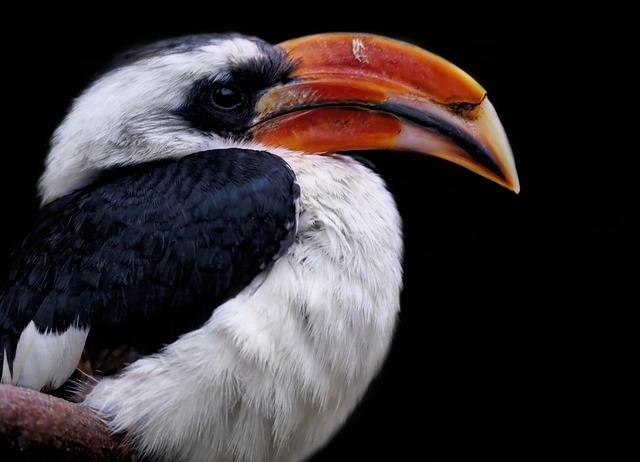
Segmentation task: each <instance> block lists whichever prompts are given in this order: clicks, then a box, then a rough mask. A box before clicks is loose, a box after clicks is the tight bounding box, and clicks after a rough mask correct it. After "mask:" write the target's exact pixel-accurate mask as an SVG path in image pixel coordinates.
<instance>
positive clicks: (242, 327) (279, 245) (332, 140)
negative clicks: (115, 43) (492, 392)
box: [0, 33, 520, 462]
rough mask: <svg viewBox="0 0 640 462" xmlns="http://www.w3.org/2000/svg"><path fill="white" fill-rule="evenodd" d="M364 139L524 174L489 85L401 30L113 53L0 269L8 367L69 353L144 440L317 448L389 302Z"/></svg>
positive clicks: (63, 360)
mask: <svg viewBox="0 0 640 462" xmlns="http://www.w3.org/2000/svg"><path fill="white" fill-rule="evenodd" d="M360 150H386V151H396V152H397V156H402V153H403V152H406V151H411V152H416V153H421V154H425V155H426V156H432V157H438V158H440V159H444V160H446V161H449V162H452V163H455V164H457V165H460V166H461V167H463V168H466V169H468V170H470V171H472V172H474V173H477V174H479V175H481V176H483V177H485V178H487V179H489V180H491V181H493V182H495V183H497V184H498V185H500V186H503V187H506V188H507V189H509V190H512V191H514V192H516V193H517V192H518V191H519V189H520V186H519V180H518V174H517V171H516V167H515V161H514V157H513V154H512V150H511V147H510V145H509V141H508V139H507V136H506V134H505V131H504V128H503V126H502V123H501V122H500V119H499V117H498V115H497V113H496V110H495V109H494V107H493V105H492V104H491V102H490V101H489V99H488V98H487V92H486V90H485V89H484V88H483V87H482V86H480V84H479V83H477V82H476V81H475V80H474V79H473V78H472V77H471V76H470V75H469V74H467V73H465V72H464V71H462V70H461V69H460V68H458V67H457V66H455V65H454V64H452V63H450V62H449V61H447V60H445V59H444V58H441V57H439V56H437V55H435V54H433V53H430V52H428V51H426V50H424V49H422V48H420V47H418V46H416V45H412V44H408V43H405V42H402V41H398V40H395V39H392V38H388V37H383V36H379V35H372V34H365V33H324V34H316V35H309V36H305V37H301V38H296V39H292V40H288V41H286V42H283V43H280V44H278V45H272V44H270V43H267V42H265V41H263V40H261V39H258V38H255V37H250V36H245V35H241V34H235V33H234V34H201V35H192V36H185V37H178V38H175V39H168V40H163V41H160V42H156V43H153V44H151V45H146V46H142V47H139V48H135V49H133V50H131V51H128V52H125V53H123V54H121V55H119V56H118V57H117V58H115V59H114V61H113V62H112V63H111V64H110V65H109V66H108V68H107V69H105V70H104V72H103V73H102V74H101V75H99V76H98V77H97V78H96V79H95V80H94V81H93V82H92V83H91V84H89V86H88V87H87V88H86V89H85V90H84V91H83V92H82V93H81V94H80V95H79V96H78V97H77V98H76V99H75V100H74V101H73V103H72V105H71V107H70V110H69V111H68V113H67V115H66V116H65V118H64V120H63V121H62V122H61V123H60V125H59V126H58V127H57V129H56V130H55V132H54V134H53V136H52V140H51V146H50V151H49V152H48V154H47V157H46V160H45V165H44V171H43V173H42V176H41V178H40V180H39V183H38V192H39V196H40V199H41V207H40V211H39V214H38V217H37V218H36V220H35V223H34V225H33V228H32V230H31V231H30V232H29V234H28V235H27V237H26V238H25V240H24V241H23V242H22V244H21V245H20V246H19V247H18V248H17V249H16V251H15V252H14V254H13V255H12V257H11V258H12V260H11V269H10V272H9V276H8V279H7V281H6V283H5V285H4V288H3V289H2V292H1V299H0V366H1V367H0V372H1V378H2V383H5V384H13V385H16V386H20V387H27V388H32V389H35V390H42V391H52V390H56V389H60V388H61V387H64V386H68V385H69V384H70V383H72V380H71V379H73V378H74V377H75V382H73V383H75V386H76V391H75V392H76V393H77V395H78V399H79V400H80V401H81V403H82V404H81V405H83V406H87V407H89V408H90V409H92V410H93V411H95V412H96V413H97V414H98V415H99V416H100V417H101V418H103V419H104V421H105V422H106V423H107V424H108V426H109V429H110V430H111V431H112V432H114V433H115V434H124V435H126V442H127V444H128V445H129V447H131V448H132V450H133V451H135V453H136V454H138V455H140V456H141V457H146V458H149V459H150V460H160V461H173V460H178V461H265V462H266V461H283V462H294V461H301V460H304V459H306V458H308V457H310V456H311V455H312V454H314V453H315V452H316V451H317V450H318V449H319V448H321V447H323V446H324V445H325V444H326V443H327V442H328V441H329V440H330V439H331V437H332V436H333V435H335V433H336V432H337V431H338V430H339V428H340V427H341V425H342V424H343V423H344V422H345V421H346V419H347V418H348V416H349V415H350V414H351V412H352V411H353V410H354V408H355V406H356V404H357V403H358V402H359V400H360V399H361V398H362V396H363V395H364V393H365V391H366V390H367V387H368V386H369V384H370V383H371V381H372V379H373V378H374V377H375V376H376V374H377V373H378V372H379V370H380V368H381V367H382V363H383V361H384V358H385V356H386V353H387V351H388V350H389V346H390V342H391V340H392V338H393V334H394V330H395V326H396V322H397V320H398V314H399V310H400V293H401V290H402V272H403V269H402V257H403V240H402V222H401V217H400V215H399V212H398V209H397V206H396V203H395V201H394V198H393V196H392V195H391V193H390V192H389V191H388V189H387V187H386V185H385V182H384V180H383V178H382V177H381V176H380V175H379V173H377V172H376V171H374V169H372V168H371V167H370V166H369V165H368V164H367V163H366V162H361V161H360V160H359V159H358V158H357V157H355V156H353V155H352V154H353V153H354V152H357V151H360ZM372 155H374V154H372ZM429 165H433V164H429Z"/></svg>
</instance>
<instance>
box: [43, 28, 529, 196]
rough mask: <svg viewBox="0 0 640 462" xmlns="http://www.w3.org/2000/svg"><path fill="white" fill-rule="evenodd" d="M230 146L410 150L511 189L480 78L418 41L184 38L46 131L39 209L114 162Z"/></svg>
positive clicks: (109, 82)
mask: <svg viewBox="0 0 640 462" xmlns="http://www.w3.org/2000/svg"><path fill="white" fill-rule="evenodd" d="M230 147H245V148H246V147H248V148H254V149H264V150H274V149H276V148H278V149H282V148H284V149H287V150H292V151H298V152H303V153H311V154H321V155H331V154H333V153H335V152H340V151H351V150H364V149H384V150H395V151H414V152H419V153H424V154H428V155H431V156H436V157H440V158H442V159H445V160H448V161H451V162H454V163H456V164H458V165H461V166H463V167H465V168H467V169H469V170H472V171H474V172H476V173H478V174H480V175H482V176H484V177H486V178H488V179H490V180H492V181H494V182H496V183H498V184H500V185H502V186H505V187H507V188H509V189H511V190H513V191H516V192H517V191H518V190H519V183H518V176H517V173H516V169H515V164H514V160H513V156H512V153H511V148H510V147H509V143H508V141H507V137H506V135H505V133H504V130H503V127H502V125H501V123H500V120H499V119H498V116H497V114H496V112H495V110H494V108H493V106H492V105H491V103H490V102H489V99H488V98H487V96H486V92H485V90H484V89H483V88H482V87H481V86H480V85H479V84H478V83H477V82H475V81H474V80H473V79H472V78H471V77H470V76H469V75H468V74H466V73H465V72H464V71H462V70H460V69H459V68H457V67H456V66H454V65H453V64H451V63H449V62H448V61H446V60H444V59H443V58H440V57H439V56H436V55H434V54H432V53H429V52H427V51H425V50H422V49H421V48H418V47H416V46H413V45H410V44H407V43H404V42H400V41H396V40H392V39H388V38H385V37H380V36H375V35H368V34H350V33H333V34H320V35H312V36H307V37H303V38H299V39H295V40H291V41H287V42H284V43H281V44H279V45H277V46H273V45H270V44H268V43H266V42H263V41H261V40H259V39H256V38H251V37H245V36H240V35H224V36H217V35H204V36H191V37H183V38H179V39H174V40H169V41H164V42H159V43H156V44H153V45H151V46H147V47H144V48H141V49H138V50H134V51H132V52H129V53H126V54H124V55H122V56H121V57H120V58H119V59H118V60H116V61H115V62H114V64H113V65H112V67H111V68H110V69H109V70H108V71H107V72H106V73H105V74H103V75H102V76H101V77H100V78H98V79H97V80H96V81H95V82H93V83H92V84H91V85H90V86H89V87H88V88H87V89H86V90H85V91H84V92H83V93H82V94H81V95H80V96H79V97H78V98H77V99H76V100H75V102H74V104H73V105H72V107H71V110H70V111H69V113H68V115H67V116H66V118H65V120H64V121H63V122H62V123H61V125H60V126H59V127H58V129H57V130H56V132H55V133H54V136H53V139H52V146H51V150H50V152H49V155H48V157H47V161H46V167H45V171H44V173H43V175H42V177H41V179H40V184H39V190H40V194H41V196H42V201H43V203H47V202H49V201H51V200H54V199H56V198H58V197H60V196H63V195H65V194H67V193H69V192H71V191H73V190H76V189H78V188H81V187H83V186H86V185H87V184H89V183H90V182H92V181H93V180H94V179H95V178H97V177H98V176H99V175H100V173H101V172H104V171H106V170H109V169H112V168H117V167H121V166H128V165H135V164H140V163H145V162H150V161H155V160H160V159H170V158H179V157H182V156H185V155H188V154H192V153H195V152H200V151H205V150H212V149H223V148H230Z"/></svg>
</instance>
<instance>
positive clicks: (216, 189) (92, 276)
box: [0, 149, 299, 374]
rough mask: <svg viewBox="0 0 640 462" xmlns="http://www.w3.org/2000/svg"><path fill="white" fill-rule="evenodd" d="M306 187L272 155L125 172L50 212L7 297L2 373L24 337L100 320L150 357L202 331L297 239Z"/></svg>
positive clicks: (103, 343) (100, 335)
mask: <svg viewBox="0 0 640 462" xmlns="http://www.w3.org/2000/svg"><path fill="white" fill-rule="evenodd" d="M298 197H299V190H298V186H297V185H296V183H295V176H294V174H293V172H292V171H291V169H290V168H289V166H288V165H287V164H286V163H285V162H284V161H283V160H282V159H280V158H279V157H276V156H274V155H271V154H269V153H266V152H258V151H249V150H239V149H229V150H217V151H207V152H202V153H198V154H193V155H190V156H187V157H185V158H183V159H181V160H178V161H167V162H159V163H153V164H146V165H143V166H139V167H135V168H127V169H118V170H117V171H113V172H111V173H109V174H107V175H106V176H104V177H103V178H102V179H101V180H100V181H99V182H97V183H96V184H94V185H92V186H90V187H88V188H86V189H84V190H81V191H78V192H75V193H73V194H70V195H68V196H65V197H63V198H60V199H58V200H56V201H54V202H53V203H51V204H50V205H48V206H46V207H45V208H43V210H42V212H41V214H40V217H39V219H38V221H37V223H36V225H35V228H34V230H33V232H32V233H31V234H30V235H29V236H28V237H27V238H26V239H25V241H24V243H23V244H22V246H21V248H20V249H19V250H18V251H17V252H16V254H15V256H14V260H13V264H12V271H11V273H10V276H9V281H8V284H7V286H6V288H5V289H4V291H3V292H2V293H1V300H0V348H2V349H3V350H0V374H1V373H2V370H3V369H2V364H3V363H2V361H3V359H4V355H3V354H2V352H3V351H4V352H5V354H6V358H7V360H8V362H9V366H12V365H13V360H14V357H15V354H16V345H17V342H18V338H19V336H20V334H21V332H22V331H23V330H24V329H25V327H26V326H27V325H28V324H29V322H30V321H32V320H33V321H34V323H35V326H36V327H37V329H38V331H39V332H56V333H60V332H64V331H66V330H67V329H68V328H69V326H71V325H73V326H75V325H77V326H79V327H81V328H82V327H87V326H90V334H89V339H88V341H87V342H88V345H97V346H99V347H101V348H102V347H107V346H110V345H111V346H115V345H119V344H122V343H124V344H127V345H131V346H133V347H135V348H136V349H137V351H139V352H142V353H149V352H153V351H155V350H157V349H158V348H160V347H161V346H162V345H163V344H166V343H170V342H172V341H173V340H175V339H176V338H177V337H178V336H179V335H181V334H183V333H185V332H187V331H189V330H193V329H194V328H197V327H199V326H201V325H202V324H203V323H204V322H205V321H206V320H207V319H208V318H209V317H210V316H211V313H212V311H213V310H214V309H215V308H216V307H217V306H219V305H220V304H221V303H223V302H224V301H226V300H228V299H229V298H232V297H233V296H234V295H236V294H237V293H238V292H239V291H240V290H241V289H243V288H244V287H245V286H247V285H248V284H249V283H250V282H251V280H252V279H253V278H254V277H255V276H256V275H258V274H259V273H261V272H262V271H263V270H264V269H265V268H266V267H267V266H268V265H269V264H270V262H272V261H273V260H274V259H276V258H277V257H278V256H279V255H280V254H281V253H282V252H283V251H284V250H286V248H287V247H288V246H289V245H290V244H291V243H292V241H293V238H294V234H295V223H296V220H297V216H296V213H297V212H296V202H297V201H298Z"/></svg>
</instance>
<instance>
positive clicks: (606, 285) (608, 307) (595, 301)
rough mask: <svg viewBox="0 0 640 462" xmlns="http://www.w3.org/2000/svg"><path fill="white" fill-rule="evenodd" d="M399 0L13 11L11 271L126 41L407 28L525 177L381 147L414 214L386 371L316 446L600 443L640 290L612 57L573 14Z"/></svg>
mask: <svg viewBox="0 0 640 462" xmlns="http://www.w3.org/2000/svg"><path fill="white" fill-rule="evenodd" d="M386 8H387V9H385V8H376V7H374V6H373V5H370V6H365V5H355V4H353V5H348V4H345V3H343V4H342V5H339V6H336V5H330V4H326V3H318V4H315V5H314V4H310V3H306V4H305V5H304V6H303V5H301V4H299V5H294V6H285V5H283V4H278V5H276V4H273V5H263V6H262V7H261V8H260V9H259V11H258V9H257V8H255V7H252V6H250V5H249V4H241V5H239V6H238V7H237V8H232V7H231V6H229V5H226V6H225V5H215V6H211V7H209V8H202V7H198V8H193V7H187V6H186V5H185V6H184V8H183V9H176V10H175V11H167V12H166V13H165V14H162V13H163V12H162V11H160V10H162V9H161V8H160V7H159V6H158V7H156V9H154V10H153V14H152V12H151V11H146V12H143V13H142V14H140V15H137V16H135V17H133V16H132V14H131V11H129V10H128V9H118V10H117V9H116V7H115V6H114V7H107V6H103V7H102V10H101V11H96V12H91V13H86V14H85V15H83V16H82V17H78V16H76V15H77V14H78V13H79V12H78V11H76V12H73V13H72V12H69V13H68V15H65V16H64V17H63V18H59V17H54V16H51V17H47V16H46V14H44V13H42V12H41V13H42V14H43V15H42V16H41V17H40V18H39V20H37V21H36V20H35V19H34V18H33V17H31V16H30V15H26V16H24V17H20V18H19V19H16V18H14V20H15V21H16V24H15V25H16V26H19V27H18V30H19V31H20V32H19V33H18V32H15V31H10V30H5V31H4V32H3V34H5V37H4V43H5V45H6V46H5V49H4V51H5V64H6V66H5V69H4V79H5V83H4V94H3V97H2V98H3V105H4V121H3V126H4V136H3V140H4V141H3V143H4V147H3V149H2V151H3V152H2V154H1V155H2V158H3V168H2V171H1V174H2V178H1V182H2V186H3V188H5V193H4V194H3V195H2V196H0V205H1V206H2V208H3V210H4V213H3V215H4V216H5V217H6V219H4V220H3V226H2V228H3V232H4V233H5V234H6V236H5V238H4V239H2V241H0V242H1V246H2V263H3V270H6V267H7V256H8V254H9V252H10V249H11V247H13V246H15V245H17V244H18V243H19V242H20V239H21V238H22V237H23V236H24V234H25V233H26V232H27V231H28V229H29V226H30V223H31V220H32V219H33V217H34V214H35V213H36V210H37V200H36V199H35V183H36V181H37V178H38V176H39V174H40V173H41V171H42V162H43V159H44V157H45V155H46V152H47V146H48V139H49V137H50V135H51V133H52V131H53V129H54V128H55V126H56V125H57V124H58V123H59V122H60V120H61V119H62V117H63V116H64V114H65V111H66V109H67V107H68V105H69V103H70V101H71V99H72V98H73V97H74V96H76V95H77V94H78V92H79V91H80V90H81V89H82V88H83V87H84V86H85V85H87V84H88V83H89V82H90V80H91V79H92V78H93V76H94V75H95V74H96V73H97V72H99V71H100V69H101V67H102V66H104V65H105V64H106V62H107V61H108V60H109V58H110V57H111V56H112V55H113V54H114V53H115V52H117V51H121V50H123V49H125V48H127V47H129V46H131V45H135V44H140V43H145V42H149V41H152V40H155V39H160V38H166V37H170V36H175V35H180V34H187V33H197V32H222V31H239V32H243V33H247V34H252V35H257V36H260V37H262V38H264V39H266V40H268V41H271V42H274V43H277V42H278V41H281V40H284V39H288V38H291V37H296V36H300V35H305V34H309V33H314V32H325V31H335V30H347V31H363V32H375V33H380V34H385V35H389V36H393V37H397V38H401V39H405V40H408V41H411V42H414V43H416V44H419V45H421V46H423V47H425V48H427V49H429V50H431V51H434V52H436V53H438V54H440V55H442V56H444V57H446V58H447V59H449V60H451V61H452V62H454V63H456V64H457V65H459V66H460V67H462V68H463V69H465V70H466V71H468V72H469V73H470V74H471V75H473V76H474V77H475V78H476V79H477V80H478V81H479V82H480V83H481V84H482V85H483V86H484V87H485V88H486V89H487V90H488V92H489V96H490V99H491V100H492V102H493V104H494V105H495V106H496V108H497V110H498V113H499V115H500V117H501V119H502V121H503V124H504V126H505V128H506V131H507V133H508V135H509V138H510V140H511V143H512V147H513V150H514V154H515V158H516V163H517V167H518V171H519V174H520V180H521V184H522V192H521V194H520V195H518V196H516V195H514V194H513V193H510V192H508V191H506V190H502V189H501V188H499V187H498V186H496V185H494V184H491V183H489V182H488V181H486V180H484V179H482V178H480V177H477V176H475V175H473V174H471V173H469V172H466V171H464V170H462V169H460V168H458V167H455V166H453V165H449V164H446V163H444V162H442V161H438V160H435V159H427V158H424V157H420V156H415V155H411V154H397V153H371V154H370V155H368V157H369V159H370V160H372V161H373V162H374V163H375V164H376V165H377V167H378V168H379V171H380V173H381V174H382V175H383V176H384V177H385V178H386V180H387V182H388V184H389V187H390V189H391V190H392V191H393V193H394V194H395V196H396V198H397V201H398V205H399V208H400V211H401V214H402V216H403V219H404V225H405V242H406V255H405V266H404V267H405V289H404V293H403V299H402V313H401V316H400V322H399V326H398V331H397V335H396V338H395V341H394V344H393V348H392V350H391V353H390V355H389V358H388V360H387V362H386V365H385V366H384V369H383V371H382V373H381V374H380V376H379V377H378V378H377V379H376V381H375V382H374V384H373V385H372V387H371V388H370V391H369V392H368V394H367V396H366V398H365V400H364V401H363V403H362V405H361V406H360V407H359V408H358V410H357V411H356V413H355V414H354V415H353V416H352V417H351V418H350V420H349V421H348V423H347V424H346V426H345V427H344V429H343V430H342V431H341V432H340V433H339V434H338V435H337V437H336V438H334V440H333V441H332V442H331V443H330V444H329V445H328V446H327V448H325V449H324V450H323V451H322V452H320V453H319V454H318V455H317V456H316V457H315V458H314V459H313V460H314V461H324V460H332V461H333V460H372V458H376V459H377V458H383V457H389V458H391V460H396V459H397V460H427V461H440V460H467V459H469V458H471V459H472V460H475V459H477V458H479V457H487V458H492V459H495V458H508V459H512V458H515V459H516V460H520V459H521V458H523V456H529V455H549V456H551V455H570V454H572V453H573V451H574V449H575V448H576V447H582V448H590V447H592V446H593V445H595V444H597V443H598V438H597V437H596V438H592V436H593V434H592V433H591V432H590V429H591V428H592V424H593V425H595V422H597V421H598V420H599V417H598V416H599V415H600V414H599V413H600V412H601V411H602V408H603V407H606V405H605V404H602V402H601V401H600V400H599V397H601V390H600V389H599V385H600V384H602V383H604V382H606V380H604V379H603V376H604V377H613V376H612V375H609V374H610V373H611V371H610V369H609V367H611V366H610V365H611V361H610V359H611V358H610V357H609V356H607V355H606V354H605V353H604V351H605V348H607V347H608V346H609V344H610V339H611V337H612V335H611V334H612V330H613V331H615V329H616V327H615V323H616V320H612V317H611V315H612V314H614V313H617V310H619V309H620V308H622V309H628V310H631V309H632V307H633V305H634V302H632V301H629V300H628V299H627V300H625V299H624V298H623V297H622V295H621V292H620V290H619V288H620V287H622V286H624V285H625V284H628V283H629V282H631V281H632V279H633V278H637V271H635V273H634V270H633V267H631V268H632V269H628V267H626V265H627V260H630V256H631V252H632V251H633V250H635V249H637V244H635V242H634V239H636V238H637V231H636V228H634V226H635V224H637V222H636V221H635V219H636V216H635V215H636V213H637V205H635V206H634V204H633V201H632V200H629V199H630V197H631V196H630V191H631V190H632V189H633V183H629V182H626V181H623V180H622V179H623V176H624V174H625V173H626V172H629V171H633V168H634V167H633V166H632V165H631V162H632V158H633V157H634V156H635V155H633V156H631V155H630V152H629V151H624V150H623V151H619V150H613V149H612V146H613V145H612V144H611V143H612V138H615V137H616V135H615V132H614V133H613V134H609V135H608V136H609V137H610V139H609V141H608V142H607V143H606V144H600V143H599V142H598V141H597V139H598V135H600V134H602V132H603V131H605V129H604V125H603V121H602V119H603V113H602V112H600V111H598V110H596V109H595V106H593V105H592V104H591V101H593V100H594V99H595V98H596V96H595V95H597V94H598V92H599V90H598V87H594V86H593V82H592V81H591V80H589V77H590V76H591V77H592V75H591V74H594V73H595V72H597V69H598V67H599V64H598V62H599V61H597V60H594V56H596V55H597V54H598V53H597V52H596V49H595V48H594V47H595V46H596V44H594V43H593V42H592V41H590V40H589V38H588V37H590V36H591V35H592V33H593V29H592V30H591V34H590V33H589V32H577V31H573V30H572V31H569V29H567V26H566V18H562V19H560V18H557V16H556V15H554V14H551V13H548V14H542V15H540V14H534V12H533V11H532V9H531V8H527V7H526V6H523V7H522V8H521V9H520V10H519V11H518V12H515V11H509V10H505V11H501V12H500V13H493V12H489V11H470V10H468V9H467V8H462V7H459V8H455V9H451V10H450V11H436V10H434V9H433V8H432V7H430V6H429V5H424V6H421V7H420V9H419V10H418V9H416V10H415V11H412V7H410V6H406V5H405V6H401V5H395V6H393V5H392V8H389V7H388V6H387V7H386ZM156 10H157V11H156ZM374 10H376V11H374ZM374 13H376V14H374ZM505 14H506V15H507V17H506V19H505V18H504V15H505ZM501 18H502V19H501ZM553 18H555V19H553ZM7 20H9V18H8V19H7ZM596 41H597V39H596ZM598 59H600V58H598ZM627 188H628V189H627ZM636 204H637V202H636ZM625 275H626V276H625ZM625 277H629V279H628V281H627V280H626V279H625ZM636 303H637V301H636ZM614 317H615V316H614ZM619 322H621V323H623V322H624V321H622V320H621V319H620V320H619ZM614 333H615V332H614ZM612 380H613V379H612Z"/></svg>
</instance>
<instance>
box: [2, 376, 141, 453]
mask: <svg viewBox="0 0 640 462" xmlns="http://www.w3.org/2000/svg"><path fill="white" fill-rule="evenodd" d="M0 454H1V455H2V456H1V457H0V458H1V459H2V460H25V461H31V460H47V461H52V460H55V461H86V462H94V461H100V462H111V461H113V462H115V461H118V462H123V461H132V460H133V458H132V456H131V455H130V454H128V453H127V451H126V450H125V449H124V448H123V446H122V444H121V441H120V440H119V439H118V438H116V437H114V436H112V435H111V433H110V432H109V430H108V429H107V427H106V425H105V424H104V423H103V422H102V421H101V420H100V419H99V418H98V416H97V415H96V414H95V413H94V412H92V411H91V409H89V408H87V407H84V406H82V405H80V404H74V403H70V402H69V401H65V400H64V399H61V398H56V397H54V396H50V395H46V394H44V393H40V392H37V391H33V390H27V389H25V388H18V387H14V386H11V385H0ZM7 455H8V456H9V457H7Z"/></svg>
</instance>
